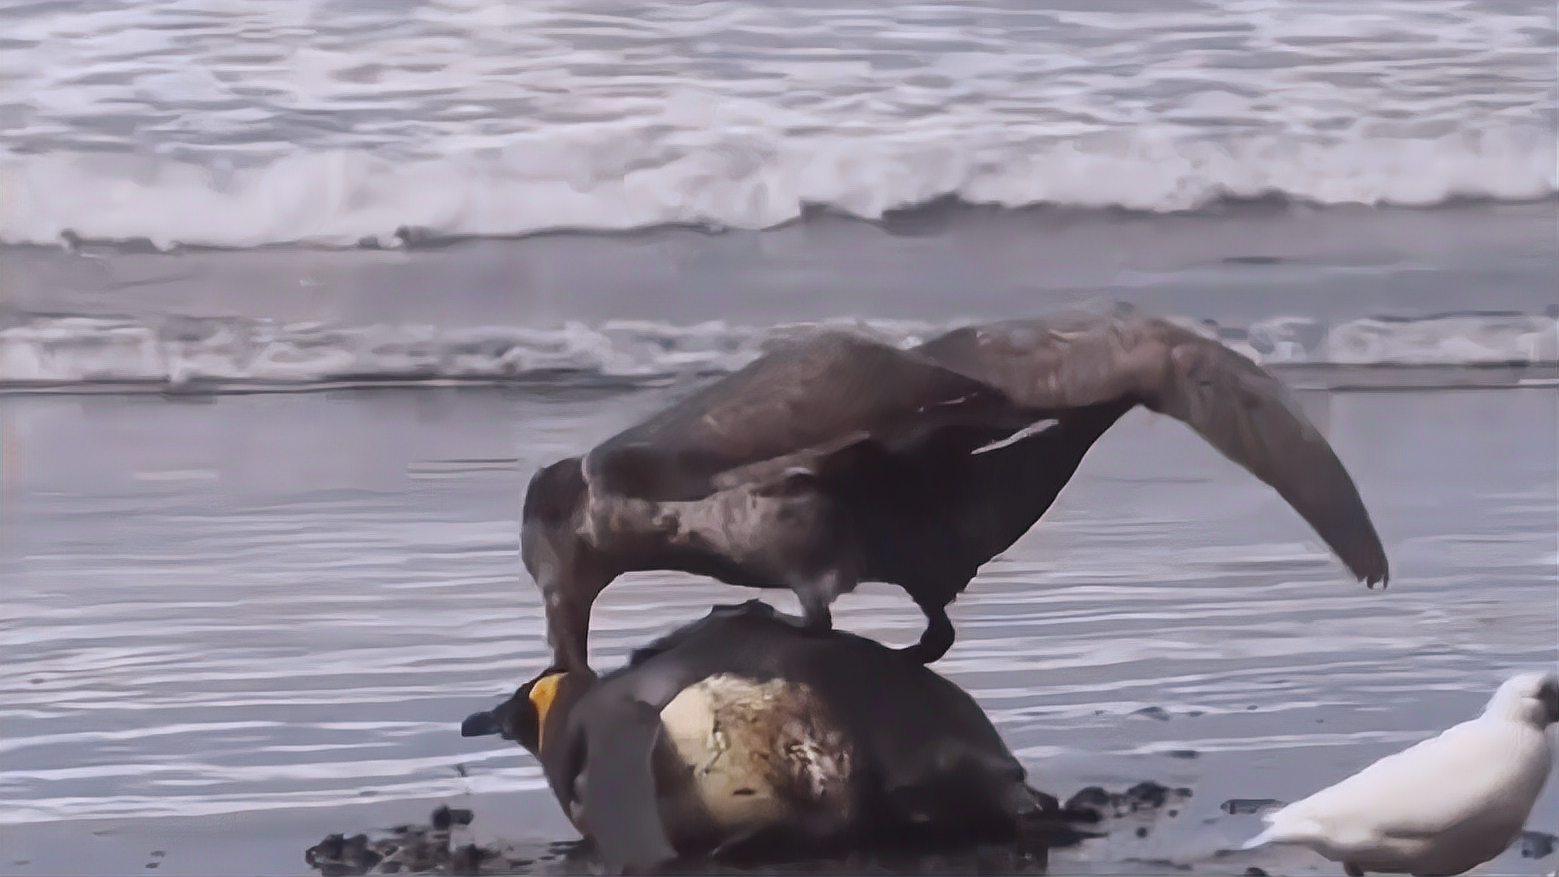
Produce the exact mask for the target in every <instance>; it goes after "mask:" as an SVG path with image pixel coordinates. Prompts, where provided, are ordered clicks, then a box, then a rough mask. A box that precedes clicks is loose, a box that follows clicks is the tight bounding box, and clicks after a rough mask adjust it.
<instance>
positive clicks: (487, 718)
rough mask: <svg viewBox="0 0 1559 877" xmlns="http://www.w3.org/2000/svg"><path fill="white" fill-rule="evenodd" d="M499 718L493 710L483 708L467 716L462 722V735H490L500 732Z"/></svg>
mask: <svg viewBox="0 0 1559 877" xmlns="http://www.w3.org/2000/svg"><path fill="white" fill-rule="evenodd" d="M499 730H500V729H499V727H498V718H497V717H496V716H494V715H493V713H492V710H483V711H481V712H479V713H472V714H471V715H469V716H466V720H465V721H463V722H461V723H460V736H462V737H489V736H492V735H493V734H497V733H499Z"/></svg>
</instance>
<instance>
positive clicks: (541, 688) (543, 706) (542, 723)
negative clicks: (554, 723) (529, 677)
mask: <svg viewBox="0 0 1559 877" xmlns="http://www.w3.org/2000/svg"><path fill="white" fill-rule="evenodd" d="M562 682H563V674H562V673H553V674H551V675H548V676H543V677H541V678H540V679H537V680H536V683H535V684H534V685H532V686H531V688H530V702H531V706H533V707H535V708H536V747H537V748H538V749H539V748H540V747H541V738H542V736H543V735H544V734H546V728H547V712H548V711H549V710H551V709H552V704H553V702H555V701H556V700H557V698H558V685H559V684H561V683H562Z"/></svg>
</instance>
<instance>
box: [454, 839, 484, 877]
mask: <svg viewBox="0 0 1559 877" xmlns="http://www.w3.org/2000/svg"><path fill="white" fill-rule="evenodd" d="M485 858H487V852H486V851H485V850H483V849H482V848H481V847H478V846H477V845H476V844H465V845H463V846H461V847H460V848H459V849H457V850H455V852H454V853H453V854H451V855H450V857H449V873H451V874H479V873H481V871H482V860H483V859H485Z"/></svg>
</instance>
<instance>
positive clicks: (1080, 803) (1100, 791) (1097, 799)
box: [1064, 786, 1110, 810]
mask: <svg viewBox="0 0 1559 877" xmlns="http://www.w3.org/2000/svg"><path fill="white" fill-rule="evenodd" d="M1109 803H1110V793H1109V792H1106V791H1105V790H1104V787H1103V786H1087V787H1085V788H1082V789H1078V790H1077V793H1076V794H1074V795H1073V796H1072V797H1070V798H1067V799H1066V804H1065V805H1064V808H1065V809H1067V810H1082V809H1085V808H1100V807H1107V806H1109Z"/></svg>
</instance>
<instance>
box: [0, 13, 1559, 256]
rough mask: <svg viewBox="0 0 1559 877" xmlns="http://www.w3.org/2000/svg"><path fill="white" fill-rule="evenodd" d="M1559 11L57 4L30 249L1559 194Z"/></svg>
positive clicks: (8, 25)
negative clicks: (944, 211)
mask: <svg viewBox="0 0 1559 877" xmlns="http://www.w3.org/2000/svg"><path fill="white" fill-rule="evenodd" d="M1554 17H1555V10H1554V7H1553V4H1551V3H1547V2H1543V0H1500V2H1466V0H1429V2H1422V0H1371V2H1334V0H1306V2H1297V3H1295V2H1287V0H1173V2H1167V3H1135V2H1134V3H1115V4H1105V5H1103V6H1100V5H1099V4H1092V3H1073V2H1067V0H1061V2H1045V3H1039V4H1034V3H993V4H986V3H963V2H942V0H938V2H925V3H901V4H894V5H893V6H892V7H891V8H883V6H882V5H881V4H879V3H869V2H853V0H828V2H802V3H783V4H775V3H761V2H752V0H714V2H707V3H697V4H676V3H671V4H666V3H660V4H654V3H632V2H601V0H541V2H531V3H503V2H488V0H435V2H415V0H378V2H372V3H362V2H333V0H295V2H274V0H230V2H224V3H222V4H220V5H219V6H212V5H211V4H210V3H207V2H204V0H171V2H163V3H157V4H147V3H140V2H135V0H81V2H58V0H41V2H28V3H20V4H8V5H7V7H6V9H5V10H4V11H0V31H3V32H4V34H5V36H4V38H3V39H4V42H3V43H0V49H3V52H0V78H3V79H4V80H5V81H6V82H7V83H8V85H7V88H6V97H5V98H4V101H3V103H0V141H3V142H4V144H5V145H4V147H3V149H0V185H3V186H4V188H5V189H6V190H7V194H8V197H7V198H6V200H5V205H4V207H3V208H0V240H3V241H5V242H9V243H52V242H55V241H57V240H59V239H60V238H61V236H62V235H66V236H69V237H71V238H84V239H108V240H132V239H134V240H146V241H149V242H151V243H152V244H154V245H156V246H159V247H167V246H174V245H178V244H184V245H208V246H220V247H247V246H259V245H263V244H274V243H286V242H306V243H311V244H317V245H321V246H355V245H358V244H359V242H362V241H371V242H375V243H377V244H380V245H389V244H392V243H394V242H395V240H396V237H397V235H398V234H400V235H401V236H403V237H404V236H407V235H410V236H414V237H420V236H427V235H433V236H450V235H482V236H492V235H516V234H525V233H530V232H537V231H546V230H556V229H580V228H585V229H613V230H619V229H630V228H643V227H647V226H655V225H664V224H693V225H700V226H712V227H731V228H765V227H770V226H774V225H778V224H781V223H784V222H788V221H792V220H795V219H797V218H798V217H800V216H802V215H803V213H804V212H805V211H806V210H807V209H808V208H818V209H824V210H829V211H834V212H838V213H843V214H846V215H850V216H858V217H864V218H877V217H881V216H882V215H884V214H885V213H887V212H889V211H892V210H895V209H899V208H905V207H914V206H916V205H921V204H925V203H927V202H930V201H932V200H935V199H938V198H956V199H958V200H960V201H963V202H967V203H971V204H990V205H999V206H1002V207H1009V208H1010V207H1023V206H1031V205H1038V204H1048V205H1074V206H1080V207H1119V208H1125V209H1129V210H1143V211H1172V210H1185V209H1193V208H1197V207H1202V206H1205V205H1207V204H1209V203H1212V202H1215V201H1218V200H1220V199H1226V198H1251V197H1261V196H1267V195H1276V196H1281V197H1285V198H1293V199H1300V200H1306V201H1312V202H1315V203H1320V204H1369V205H1378V204H1406V205H1433V204H1441V203H1445V202H1447V201H1451V200H1454V199H1491V200H1524V199H1538V198H1545V197H1550V196H1552V195H1553V194H1554V192H1555V187H1556V170H1555V165H1554V160H1553V158H1554V145H1555V134H1554V131H1555V119H1556V112H1559V110H1556V106H1555V91H1554V63H1553V54H1554V47H1555V37H1554V21H1555V18H1554Z"/></svg>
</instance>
